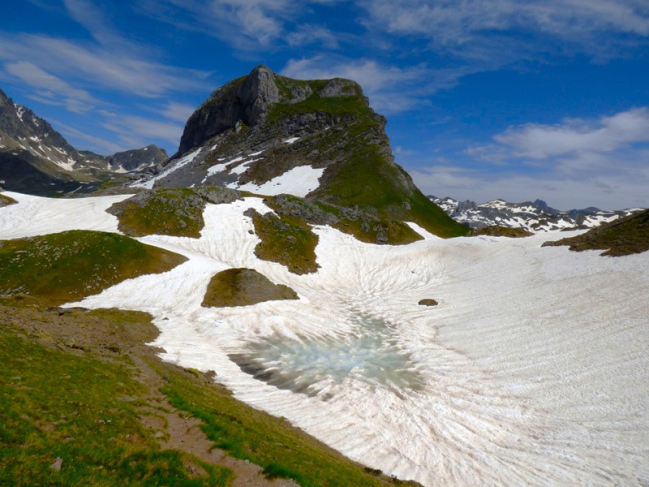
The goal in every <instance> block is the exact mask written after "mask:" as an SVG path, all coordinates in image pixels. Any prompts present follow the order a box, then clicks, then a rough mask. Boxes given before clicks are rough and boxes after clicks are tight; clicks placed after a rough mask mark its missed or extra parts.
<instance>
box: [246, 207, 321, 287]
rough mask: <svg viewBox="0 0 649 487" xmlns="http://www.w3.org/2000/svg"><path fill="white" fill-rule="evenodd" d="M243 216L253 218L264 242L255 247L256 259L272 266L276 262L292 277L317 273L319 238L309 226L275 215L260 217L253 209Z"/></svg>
mask: <svg viewBox="0 0 649 487" xmlns="http://www.w3.org/2000/svg"><path fill="white" fill-rule="evenodd" d="M244 215H246V216H249V217H251V218H252V222H253V224H254V226H255V233H256V234H257V236H258V237H259V238H260V240H261V242H259V244H257V247H255V255H256V256H257V257H258V258H260V259H262V260H268V261H270V262H277V263H279V264H282V265H284V266H286V267H287V268H288V270H289V271H290V272H292V273H293V274H309V273H313V272H316V271H317V270H318V267H319V265H318V264H317V263H316V254H315V248H316V245H318V236H317V235H316V234H315V233H313V232H312V231H311V228H310V227H309V225H307V224H306V223H304V221H303V220H300V219H299V218H295V217H291V216H287V215H281V216H280V217H278V216H276V215H273V214H272V213H266V214H265V215H261V214H260V213H259V212H257V211H255V210H253V209H250V210H247V211H246V212H245V213H244Z"/></svg>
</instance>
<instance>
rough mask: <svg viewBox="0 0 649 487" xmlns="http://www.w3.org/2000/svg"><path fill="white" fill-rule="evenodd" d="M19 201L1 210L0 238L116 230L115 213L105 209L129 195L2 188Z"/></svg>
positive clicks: (116, 231)
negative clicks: (56, 194)
mask: <svg viewBox="0 0 649 487" xmlns="http://www.w3.org/2000/svg"><path fill="white" fill-rule="evenodd" d="M3 194H5V195H7V196H10V197H11V198H13V199H14V200H16V201H17V202H18V204H17V205H10V206H7V207H5V208H2V209H1V210H0V238H3V239H7V238H21V237H33V236H36V235H45V234H48V233H56V232H64V231H66V230H97V231H103V232H115V233H118V232H119V231H118V230H117V217H115V216H113V215H110V214H108V213H106V210H107V209H108V208H110V207H111V206H112V205H113V203H117V202H119V201H123V200H125V199H127V198H130V197H131V195H117V196H100V197H94V198H79V199H63V198H42V197H40V196H31V195H26V194H20V193H12V192H9V191H5V192H4V193H3Z"/></svg>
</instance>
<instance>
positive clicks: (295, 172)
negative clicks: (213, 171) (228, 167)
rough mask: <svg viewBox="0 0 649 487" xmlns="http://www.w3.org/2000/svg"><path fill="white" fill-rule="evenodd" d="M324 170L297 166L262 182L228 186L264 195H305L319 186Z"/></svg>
mask: <svg viewBox="0 0 649 487" xmlns="http://www.w3.org/2000/svg"><path fill="white" fill-rule="evenodd" d="M323 172H324V168H322V169H314V168H312V167H311V166H298V167H294V168H293V169H291V170H289V171H287V172H285V173H284V174H282V175H281V176H277V177H276V178H274V179H271V180H270V181H268V182H266V183H264V184H262V185H256V184H254V183H246V184H242V185H239V184H238V183H230V184H228V185H227V187H228V188H234V189H239V190H241V191H250V192H251V193H258V194H263V195H266V196H275V195H278V194H292V195H294V196H302V197H304V196H306V195H307V194H309V193H311V192H312V191H315V190H316V189H318V187H319V186H320V181H319V179H320V177H321V176H322V173H323Z"/></svg>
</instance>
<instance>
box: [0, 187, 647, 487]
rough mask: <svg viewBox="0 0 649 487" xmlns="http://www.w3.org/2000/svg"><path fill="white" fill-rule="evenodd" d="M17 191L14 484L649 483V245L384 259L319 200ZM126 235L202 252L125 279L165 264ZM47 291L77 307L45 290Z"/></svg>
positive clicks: (537, 238)
mask: <svg viewBox="0 0 649 487" xmlns="http://www.w3.org/2000/svg"><path fill="white" fill-rule="evenodd" d="M179 195H183V196H182V197H181V198H180V201H182V200H183V199H185V198H186V199H187V201H188V204H187V206H186V207H183V206H181V205H178V206H177V209H181V210H182V211H181V212H179V213H175V212H174V211H169V209H170V208H173V207H174V205H175V203H174V201H175V200H177V197H178V196H179ZM5 196H6V197H8V198H10V199H11V200H13V201H14V203H12V204H9V205H7V206H3V207H1V208H0V239H2V242H0V243H1V246H0V254H1V255H0V259H4V260H2V262H3V263H4V264H3V265H2V269H7V270H8V271H9V275H8V278H3V281H2V282H5V283H7V284H6V285H8V287H9V288H8V289H4V290H3V293H4V294H9V295H10V296H5V297H3V298H2V299H0V320H1V321H2V323H3V326H2V328H0V341H2V344H3V346H2V347H0V349H1V350H5V351H7V353H5V354H4V355H3V356H2V360H0V363H1V364H2V365H1V367H0V374H1V376H2V377H4V378H5V382H6V390H7V391H8V392H7V393H8V394H9V396H10V397H11V398H12V401H4V402H3V401H0V408H1V409H2V410H1V411H0V415H2V417H3V418H6V419H4V420H3V424H5V425H8V426H10V427H9V428H7V429H4V430H0V441H2V447H3V448H2V451H3V454H4V456H3V459H0V483H1V482H3V481H4V480H5V478H3V477H2V475H5V476H7V477H8V478H9V479H12V478H13V479H15V478H19V479H20V478H29V479H36V481H37V482H38V483H43V481H42V479H53V480H56V481H60V482H61V483H64V482H68V483H70V482H72V481H74V480H75V479H76V481H77V482H78V483H92V482H104V483H105V484H115V483H130V484H132V485H150V484H152V483H154V482H156V481H160V482H161V483H163V481H162V480H161V479H172V480H168V481H169V482H172V483H175V484H177V485H183V484H184V485H219V482H221V484H223V483H225V484H227V483H228V482H229V480H228V478H230V479H231V475H232V474H231V473H229V471H228V470H223V469H222V467H225V469H231V470H233V471H234V474H236V475H237V476H240V477H239V478H240V479H242V478H244V479H245V478H246V477H243V475H244V472H242V471H240V470H238V469H239V468H243V467H244V465H248V466H250V465H251V464H254V465H257V466H258V467H259V468H257V469H256V470H254V472H253V474H252V478H250V477H247V478H248V479H251V480H252V481H258V482H261V481H263V480H264V479H263V478H262V477H260V476H259V472H264V473H265V475H266V476H268V477H281V478H284V479H289V478H290V479H294V480H295V481H296V483H298V484H300V485H303V486H310V485H313V486H316V485H323V486H327V485H329V486H333V485H381V484H383V485H385V484H386V483H388V485H389V483H390V482H392V483H397V484H398V482H399V481H397V480H395V479H391V478H389V477H385V476H381V475H380V472H379V470H382V471H383V472H385V473H386V474H388V475H389V476H393V475H394V476H397V477H398V478H401V479H414V480H416V481H417V482H420V483H422V484H424V485H431V486H432V485H449V486H462V487H463V486H466V485H474V484H475V479H476V478H479V479H480V481H481V482H482V483H485V484H489V485H503V486H512V487H514V486H518V485H521V483H523V484H525V485H537V484H539V485H541V484H545V483H548V482H549V483H552V484H556V485H576V484H580V485H581V484H589V485H601V484H602V482H601V479H602V478H607V479H610V481H611V483H617V484H620V485H634V484H636V483H637V479H639V478H640V479H642V478H649V469H648V466H649V462H648V461H647V460H648V457H647V450H646V445H647V443H646V436H645V435H643V434H642V432H643V431H647V429H648V428H649V423H648V422H647V421H648V420H647V416H646V414H644V412H645V411H647V410H648V408H649V394H647V391H648V387H649V386H648V384H649V380H648V379H649V377H648V374H649V357H647V354H646V350H647V347H648V346H649V329H648V328H647V326H646V316H647V303H646V300H644V299H641V298H642V297H643V296H646V295H647V294H648V293H649V260H648V259H649V252H641V253H636V254H633V255H627V256H623V257H617V258H603V257H601V256H600V255H598V253H597V252H570V251H568V249H567V248H565V247H542V246H541V244H542V243H543V242H544V241H546V240H549V239H550V240H558V239H560V238H561V237H563V236H564V235H565V234H563V233H560V232H551V233H547V234H535V235H532V236H529V237H526V238H520V239H510V238H502V237H500V236H489V235H481V236H477V237H472V238H458V239H441V238H438V237H436V236H433V235H430V234H427V233H426V232H424V231H423V230H421V229H420V230H419V231H421V235H422V237H423V239H421V240H418V241H416V242H413V243H410V244H408V245H399V246H393V245H376V244H373V243H368V242H364V241H362V240H359V239H358V238H356V237H355V236H354V235H353V234H351V232H350V233H345V232H342V231H340V230H338V229H337V228H335V225H336V224H334V226H332V225H331V224H326V221H329V220H330V219H331V218H332V217H333V216H335V214H334V213H328V212H326V211H322V212H319V208H320V207H319V206H318V205H317V204H316V203H313V202H309V201H306V200H304V199H302V198H298V197H289V196H275V197H266V198H263V197H260V196H256V195H251V194H247V193H245V192H241V191H236V190H232V189H224V188H193V189H190V188H179V189H164V188H161V189H158V190H153V191H151V192H148V191H147V192H142V193H141V195H138V196H136V198H137V199H136V201H135V202H134V201H132V200H130V198H132V197H131V196H130V195H114V196H102V197H85V198H74V199H65V198H57V199H48V198H40V197H35V196H29V195H22V194H17V193H6V194H5ZM115 207H117V208H118V210H119V211H114V210H115ZM111 208H112V209H111ZM109 209H110V210H111V213H109V212H108V211H107V210H109ZM142 210H144V211H142ZM114 213H116V214H114ZM293 213H298V214H300V215H302V216H301V217H293V216H292V214H293ZM194 214H201V217H202V219H201V226H200V228H198V227H192V226H190V225H187V226H186V227H183V226H182V224H181V222H183V221H184V218H186V216H187V215H194ZM149 216H153V217H155V218H152V219H148V217H149ZM192 219H193V216H192ZM307 219H308V220H309V221H314V222H316V221H319V222H324V223H318V224H316V223H314V224H308V223H307V224H306V225H307V228H304V226H303V224H304V223H303V222H304V221H306V220H307ZM121 220H125V221H124V222H122V221H121ZM124 224H126V227H125V229H126V230H127V231H133V232H140V233H139V234H141V235H144V236H142V237H137V239H138V241H137V243H138V244H140V245H142V246H145V245H146V246H148V247H146V249H148V250H147V252H151V253H152V254H151V255H153V256H155V253H153V250H152V249H163V250H165V251H167V252H173V254H176V255H180V256H182V258H183V259H184V260H183V261H182V262H181V263H179V265H176V266H175V267H173V268H171V269H170V270H167V271H166V272H159V273H145V274H142V275H139V276H137V277H135V276H132V275H124V274H120V272H119V269H120V268H122V269H124V268H126V269H127V270H129V269H131V268H136V267H138V266H140V265H145V264H147V263H146V262H145V261H143V260H141V259H140V258H139V257H137V256H138V255H140V254H139V252H140V250H138V248H139V249H142V247H140V245H135V244H134V242H136V241H135V240H129V239H128V237H125V236H123V235H117V234H119V228H120V226H121V225H124ZM640 226H641V225H638V227H640ZM129 229H130V230H129ZM185 230H186V231H187V234H185ZM77 232H81V233H77ZM102 232H103V233H102ZM194 232H195V233H194ZM21 239H25V240H21ZM75 241H76V242H77V246H76V247H75V245H74V242H75ZM280 244H281V245H280ZM302 245H303V246H304V248H305V249H308V250H309V252H313V254H312V256H311V257H309V258H308V260H305V257H302V260H300V259H299V258H298V255H306V254H305V253H303V254H299V253H294V254H290V253H289V252H287V249H289V248H291V246H295V247H297V246H302ZM75 248H80V249H81V250H83V251H82V252H79V253H78V255H77V253H76V252H74V249H75ZM129 249H131V250H129ZM122 250H128V252H122ZM88 255H94V256H96V257H97V258H94V259H90V262H91V265H89V266H84V265H83V262H84V260H86V256H88ZM57 257H60V258H57ZM154 258H155V257H154ZM75 259H78V260H75ZM59 264H60V265H59ZM125 264H126V265H125ZM147 265H148V264H147ZM296 266H297V268H296ZM153 267H154V268H155V267H157V266H156V265H154V266H153ZM20 269H23V271H24V274H23V275H24V279H22V280H20V279H18V277H17V276H19V272H18V271H20ZM75 271H76V272H77V274H75ZM21 272H22V271H21ZM82 274H83V275H82ZM35 276H36V277H35ZM40 276H42V282H43V283H44V282H46V281H47V282H52V283H56V284H54V285H49V286H45V288H44V290H45V291H47V290H49V291H50V292H53V293H58V292H63V291H66V289H65V286H64V285H67V284H70V285H71V287H72V288H76V289H77V291H80V292H79V294H77V296H80V297H79V299H80V300H79V301H75V302H69V301H68V302H66V303H65V304H64V305H62V307H60V308H58V307H56V303H55V304H54V305H52V304H50V303H48V302H47V301H46V300H45V298H46V297H45V296H41V297H37V295H36V292H37V291H39V290H38V289H37V287H38V284H39V277H40ZM93 276H96V278H95V277H93ZM114 276H116V277H118V279H116V280H114V281H103V280H104V279H105V278H112V277H114ZM124 277H131V278H129V279H125V280H124V279H123V278H124ZM95 281H98V282H99V284H101V285H100V286H99V287H94V288H92V287H91V288H89V287H88V285H89V284H91V283H94V282H95ZM39 292H40V291H39ZM28 293H29V294H28ZM83 296H85V297H83ZM296 298H297V299H296ZM66 299H69V298H66ZM59 302H60V301H59ZM107 308H118V309H121V310H129V311H130V312H138V313H137V314H135V315H133V314H131V313H126V314H124V312H122V311H120V312H117V311H114V310H113V311H107V310H106V309H107ZM89 310H92V311H89ZM142 313H147V314H148V315H149V316H150V317H151V322H152V323H153V325H154V326H155V328H157V332H156V330H154V329H153V328H152V327H151V325H150V324H149V317H148V316H147V315H143V314H142ZM131 334H132V335H131ZM143 342H146V343H149V344H150V346H143V345H142V343H143ZM14 351H15V352H17V353H13V352H14ZM160 359H162V360H164V362H162V361H161V360H160ZM81 391H83V392H85V393H86V394H87V395H88V398H87V399H84V398H83V397H82V395H80V393H81ZM228 391H231V393H230V392H228ZM233 398H236V400H233ZM244 403H245V404H244ZM262 411H263V412H262ZM271 415H272V416H271ZM281 418H286V420H283V419H281ZM289 423H290V425H289ZM621 424H622V425H624V429H623V430H622V431H621V430H620V425H621ZM201 432H202V434H200V435H199V436H200V438H199V437H197V436H196V435H197V434H199V433H201ZM629 432H632V433H629ZM636 432H640V434H637V433H636ZM307 434H308V435H313V437H315V438H317V439H318V440H319V441H321V442H323V443H324V445H323V444H322V443H319V442H317V441H314V440H313V438H311V437H309V436H307ZM66 438H74V439H75V441H66ZM325 445H326V446H325ZM458 445H462V447H461V448H460V447H458ZM213 447H216V448H218V449H221V450H224V451H225V452H227V456H225V457H224V456H223V455H222V454H220V453H219V452H218V451H217V452H216V453H214V454H211V453H210V451H211V449H212V448H213ZM333 450H337V451H338V452H340V453H341V454H343V455H346V456H347V457H348V458H351V459H353V460H355V461H358V462H360V463H361V464H362V465H364V466H359V465H358V464H354V463H353V462H351V463H350V462H349V461H347V460H345V459H344V458H342V457H341V456H340V455H339V454H337V453H335V452H333ZM476 451H480V452H481V454H480V455H475V452H476ZM231 457H234V458H236V459H240V460H243V463H237V464H236V465H234V464H233V463H231V461H232V458H231ZM59 459H60V460H59ZM245 460H248V462H249V463H245ZM226 461H227V462H230V463H223V462H226ZM1 462H4V463H1ZM233 465H234V466H233ZM59 467H60V470H57V469H58V468H59ZM99 467H101V468H99ZM136 467H137V468H136ZM217 467H218V468H217ZM251 468H252V467H251ZM21 475H22V477H21ZM187 477H189V478H190V480H187ZM217 479H220V480H217ZM539 479H540V480H539ZM191 482H193V484H192V483H191ZM607 483H608V482H607Z"/></svg>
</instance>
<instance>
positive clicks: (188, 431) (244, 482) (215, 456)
mask: <svg viewBox="0 0 649 487" xmlns="http://www.w3.org/2000/svg"><path fill="white" fill-rule="evenodd" d="M131 359H132V360H133V362H134V363H135V365H136V366H137V368H138V369H139V371H140V376H139V378H138V380H139V381H140V382H141V383H142V384H144V385H145V386H146V387H147V388H148V389H149V397H147V400H148V401H149V402H150V403H151V404H152V405H155V406H153V407H147V408H141V409H142V412H143V413H146V414H144V415H143V416H142V417H141V421H142V423H143V424H144V426H145V427H147V428H148V429H150V430H152V431H153V432H154V433H153V436H154V437H156V438H158V441H159V444H160V446H161V447H162V448H164V449H173V450H180V451H183V452H185V453H189V454H191V455H194V456H195V457H197V458H199V459H200V460H202V461H204V462H206V463H209V464H212V465H219V466H222V467H227V468H229V469H231V470H232V471H233V472H234V473H235V475H236V477H235V479H234V481H233V482H232V486H233V487H265V486H273V487H284V486H296V485H298V484H296V483H295V482H293V481H292V480H286V479H274V480H268V479H266V478H264V476H263V474H262V468H261V467H260V466H258V465H255V464H253V463H250V462H249V461H247V460H239V459H236V458H233V457H230V456H228V455H227V454H226V453H225V452H224V451H223V450H220V449H218V448H214V445H213V443H212V442H211V441H210V440H208V439H207V437H206V436H205V433H204V432H203V431H202V430H201V428H200V426H201V425H202V421H200V420H199V419H197V418H194V417H191V416H188V415H186V414H185V413H183V412H182V411H178V410H177V409H175V408H174V407H173V406H172V405H171V404H169V402H168V401H167V398H166V397H165V396H164V395H163V394H162V393H161V392H160V388H161V387H162V385H163V381H162V378H161V377H160V376H159V375H158V374H157V373H156V372H155V371H154V370H153V369H151V367H149V366H148V365H147V364H146V362H144V361H143V360H142V359H141V358H140V357H138V356H137V355H131ZM186 467H187V468H188V470H189V471H191V472H193V473H195V474H196V475H197V476H198V475H202V474H204V472H203V469H202V468H201V467H199V466H197V465H194V464H188V465H186Z"/></svg>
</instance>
